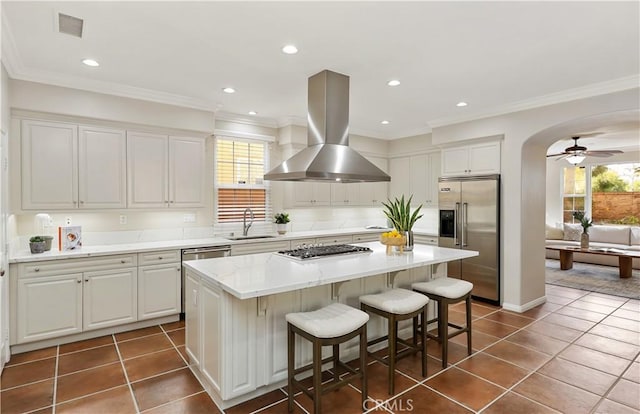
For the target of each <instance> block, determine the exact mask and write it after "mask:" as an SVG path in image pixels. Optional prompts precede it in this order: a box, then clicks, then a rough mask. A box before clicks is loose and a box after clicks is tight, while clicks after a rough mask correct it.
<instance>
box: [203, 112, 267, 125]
mask: <svg viewBox="0 0 640 414" xmlns="http://www.w3.org/2000/svg"><path fill="white" fill-rule="evenodd" d="M215 119H216V120H220V121H227V122H234V123H236V124H244V125H254V126H262V127H267V128H278V123H277V122H276V121H275V120H274V119H271V118H265V117H258V116H251V117H249V116H245V115H239V114H235V113H233V112H225V111H216V114H215Z"/></svg>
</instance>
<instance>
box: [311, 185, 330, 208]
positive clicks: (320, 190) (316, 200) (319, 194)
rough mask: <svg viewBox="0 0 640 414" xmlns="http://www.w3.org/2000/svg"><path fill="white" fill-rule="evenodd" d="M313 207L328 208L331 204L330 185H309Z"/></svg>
mask: <svg viewBox="0 0 640 414" xmlns="http://www.w3.org/2000/svg"><path fill="white" fill-rule="evenodd" d="M311 187H312V194H313V205H314V206H328V205H329V204H331V184H329V183H311Z"/></svg>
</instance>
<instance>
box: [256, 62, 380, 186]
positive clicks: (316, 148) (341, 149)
mask: <svg viewBox="0 0 640 414" xmlns="http://www.w3.org/2000/svg"><path fill="white" fill-rule="evenodd" d="M307 144H308V147H307V148H305V149H303V150H302V151H300V152H299V153H297V154H295V155H294V156H293V157H291V158H289V159H288V160H286V161H284V162H283V163H282V164H280V165H278V166H277V167H276V168H274V169H273V170H271V171H269V172H268V173H267V174H265V176H264V179H265V180H272V181H333V182H335V181H340V182H343V183H350V182H374V181H390V180H391V177H389V175H387V174H386V173H385V172H384V171H382V170H381V169H379V168H378V167H376V166H375V165H373V164H372V163H371V162H369V161H368V160H367V159H366V158H364V157H363V156H362V155H360V154H358V152H356V151H355V150H353V149H351V148H349V77H348V76H345V75H342V74H340V73H336V72H331V71H329V70H324V71H322V72H320V73H317V74H315V75H313V76H312V77H310V78H309V90H308V126H307Z"/></svg>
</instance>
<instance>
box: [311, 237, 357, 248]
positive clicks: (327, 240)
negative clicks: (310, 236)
mask: <svg viewBox="0 0 640 414" xmlns="http://www.w3.org/2000/svg"><path fill="white" fill-rule="evenodd" d="M316 242H317V243H322V244H324V245H325V246H327V245H332V244H348V243H352V242H353V238H352V237H351V235H348V236H330V237H318V238H317V239H316Z"/></svg>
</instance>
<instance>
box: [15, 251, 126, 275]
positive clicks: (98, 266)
mask: <svg viewBox="0 0 640 414" xmlns="http://www.w3.org/2000/svg"><path fill="white" fill-rule="evenodd" d="M137 264H138V260H137V256H136V255H135V254H119V255H113V256H100V257H92V258H82V259H64V260H49V261H44V262H32V263H21V264H20V265H18V277H19V278H26V277H41V276H50V275H59V274H65V273H75V272H88V271H97V270H110V269H123V268H126V267H135V266H137Z"/></svg>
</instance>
